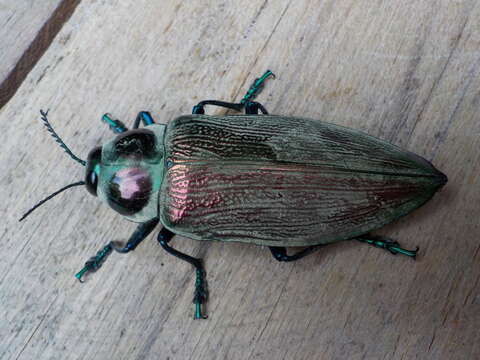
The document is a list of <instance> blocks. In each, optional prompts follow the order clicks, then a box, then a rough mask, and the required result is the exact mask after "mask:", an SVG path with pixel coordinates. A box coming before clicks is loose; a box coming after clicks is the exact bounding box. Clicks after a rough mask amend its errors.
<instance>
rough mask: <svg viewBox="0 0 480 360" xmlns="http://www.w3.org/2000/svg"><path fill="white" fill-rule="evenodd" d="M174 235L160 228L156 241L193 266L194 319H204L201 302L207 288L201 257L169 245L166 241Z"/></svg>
mask: <svg viewBox="0 0 480 360" xmlns="http://www.w3.org/2000/svg"><path fill="white" fill-rule="evenodd" d="M174 236H175V233H173V232H171V231H170V230H168V229H167V228H162V230H160V233H159V234H158V242H159V243H160V246H161V247H162V248H163V249H164V250H165V251H167V252H168V253H169V254H171V255H173V256H176V257H178V258H179V259H181V260H183V261H186V262H188V263H189V264H191V265H193V267H195V270H196V271H195V274H196V280H195V295H194V297H193V303H194V304H195V319H206V318H207V316H206V315H203V314H202V304H205V303H206V302H207V298H208V290H207V282H206V280H205V269H204V268H203V264H202V259H198V258H194V257H193V256H190V255H187V254H184V253H182V252H180V251H178V250H176V249H174V248H172V247H171V246H169V245H168V243H169V242H170V240H172V239H173V237H174Z"/></svg>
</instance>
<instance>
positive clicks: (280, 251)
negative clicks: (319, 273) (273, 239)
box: [268, 245, 322, 262]
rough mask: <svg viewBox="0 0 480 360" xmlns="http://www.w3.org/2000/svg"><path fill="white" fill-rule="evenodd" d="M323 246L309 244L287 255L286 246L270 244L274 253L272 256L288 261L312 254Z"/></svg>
mask: <svg viewBox="0 0 480 360" xmlns="http://www.w3.org/2000/svg"><path fill="white" fill-rule="evenodd" d="M321 246H322V245H313V246H309V247H307V248H305V249H303V250H300V251H298V252H296V253H295V254H293V255H287V248H285V247H280V246H269V247H268V248H269V249H270V252H271V253H272V256H273V258H274V259H275V260H278V261H285V262H287V261H295V260H299V259H301V258H303V257H305V256H307V255H310V254H311V253H313V252H315V251H316V250H318V249H319V248H320V247H321Z"/></svg>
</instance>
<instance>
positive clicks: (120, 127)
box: [102, 113, 128, 134]
mask: <svg viewBox="0 0 480 360" xmlns="http://www.w3.org/2000/svg"><path fill="white" fill-rule="evenodd" d="M102 121H103V122H104V123H106V124H107V125H108V126H109V127H110V130H112V131H113V132H114V133H116V134H120V133H123V132H125V131H128V128H127V127H126V126H125V125H124V123H122V122H121V121H120V120H118V119H114V118H113V116H112V114H109V113H106V114H103V116H102Z"/></svg>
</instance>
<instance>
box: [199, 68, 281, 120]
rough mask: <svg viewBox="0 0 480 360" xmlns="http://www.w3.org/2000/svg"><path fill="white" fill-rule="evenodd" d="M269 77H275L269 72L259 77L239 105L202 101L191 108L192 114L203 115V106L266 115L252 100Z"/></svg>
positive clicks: (266, 112) (261, 107) (262, 107)
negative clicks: (243, 110)
mask: <svg viewBox="0 0 480 360" xmlns="http://www.w3.org/2000/svg"><path fill="white" fill-rule="evenodd" d="M270 76H273V77H275V75H274V74H273V73H272V72H271V71H270V70H267V71H266V72H265V73H264V74H263V75H262V76H261V77H259V78H257V79H255V81H254V82H253V83H252V85H251V86H250V88H249V89H248V91H247V93H246V94H245V96H244V97H243V98H242V100H240V102H239V103H231V102H225V101H220V100H203V101H200V102H199V103H198V104H197V105H195V106H194V107H193V110H192V114H198V115H203V114H205V105H214V106H220V107H224V108H227V109H232V110H235V111H242V109H245V113H246V114H248V115H257V114H258V113H259V111H261V112H262V113H263V114H268V111H267V109H265V107H264V106H263V105H262V104H260V103H258V102H256V101H252V100H253V99H255V97H256V96H257V95H258V94H259V93H260V92H261V91H262V89H263V87H264V82H265V80H266V79H267V78H268V77H270Z"/></svg>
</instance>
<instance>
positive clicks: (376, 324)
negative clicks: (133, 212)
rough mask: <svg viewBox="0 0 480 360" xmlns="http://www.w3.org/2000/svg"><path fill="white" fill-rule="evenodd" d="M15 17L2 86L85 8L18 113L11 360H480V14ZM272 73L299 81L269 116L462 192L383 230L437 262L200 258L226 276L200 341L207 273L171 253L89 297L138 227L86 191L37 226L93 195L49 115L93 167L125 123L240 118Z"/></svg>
mask: <svg viewBox="0 0 480 360" xmlns="http://www.w3.org/2000/svg"><path fill="white" fill-rule="evenodd" d="M9 3H10V2H7V1H2V2H1V3H0V4H1V5H0V23H1V24H7V25H6V26H5V27H3V28H2V30H1V31H0V34H1V38H0V45H1V57H0V58H1V59H2V61H1V63H0V76H1V77H0V80H2V81H3V80H4V79H5V78H6V77H7V76H8V74H9V72H11V71H13V70H12V69H15V66H16V65H17V63H16V62H17V61H18V59H19V56H21V54H22V53H23V52H24V51H25V50H26V48H27V47H28V46H30V48H32V46H33V47H35V46H36V45H38V44H36V42H38V41H39V40H38V39H39V36H38V34H37V31H39V29H40V28H41V27H42V24H41V22H45V21H47V22H48V21H51V22H52V21H53V20H52V18H51V16H54V15H51V16H50V17H49V15H48V14H49V13H52V14H53V10H54V9H55V8H56V7H57V6H62V4H63V5H64V6H66V7H69V9H70V10H72V9H73V8H74V7H75V6H76V5H78V6H76V8H75V9H74V11H73V10H72V11H73V15H72V16H71V17H70V18H68V17H67V19H65V21H64V24H63V27H62V28H61V30H60V32H59V33H58V34H57V35H56V37H55V38H54V39H53V36H52V39H53V41H51V39H50V40H49V41H51V43H50V42H48V43H47V47H46V52H45V53H42V54H40V55H39V56H38V59H37V60H38V61H37V60H35V61H33V62H32V63H31V66H30V67H29V68H27V69H23V71H27V75H28V76H26V78H24V79H22V77H21V76H20V77H19V78H18V79H19V80H18V81H17V83H16V84H14V85H16V86H17V85H18V86H19V88H18V90H17V91H16V93H15V91H13V93H14V96H13V97H11V99H10V100H9V101H8V102H7V104H6V105H5V106H3V107H2V109H1V110H0V119H1V123H2V124H3V129H2V131H1V134H0V146H1V149H0V154H1V159H0V169H1V172H0V184H1V198H2V202H1V205H0V211H1V219H2V227H1V229H0V231H1V234H2V237H1V240H2V253H3V254H2V260H1V261H0V301H1V303H0V325H1V326H0V358H1V359H417V358H418V359H478V358H480V330H479V325H480V294H479V291H480V284H479V280H480V264H479V260H480V255H479V253H480V239H479V232H480V221H479V209H480V192H479V185H480V180H479V176H478V175H479V171H480V157H479V150H480V116H479V108H480V4H479V3H478V1H476V0H457V1H453V0H437V1H422V0H417V1H414V0H406V1H393V0H392V1H386V0H371V1H358V0H340V1H339V0H322V1H307V0H299V1H291V0H278V1H270V2H269V1H266V0H251V1H243V2H233V1H214V0H212V1H190V2H184V1H179V0H173V1H168V2H166V1H162V2H160V1H147V0H137V1H120V0H117V1H89V0H83V1H73V2H72V1H68V0H63V1H54V0H50V1H42V4H44V5H43V6H42V7H38V4H37V5H34V4H36V3H38V2H34V1H20V2H18V3H19V4H20V5H18V6H16V7H11V6H10V7H9V6H8V5H5V4H9ZM77 3H79V4H77ZM67 5H68V6H67ZM10 16H12V19H13V18H15V19H16V20H15V21H12V20H8V17H10ZM55 16H56V19H62V17H61V16H58V14H57V15H55ZM32 19H33V20H32ZM55 21H57V20H55ZM55 21H53V22H55ZM12 37H13V40H15V41H13V42H12ZM27 38H28V39H29V40H28V39H27ZM47 38H48V37H47ZM27 40H28V41H27ZM29 42H30V45H28V43H29ZM32 44H33V45H32ZM17 68H18V66H17ZM267 68H268V69H272V70H273V71H274V72H275V73H276V74H277V79H276V80H271V81H269V82H268V84H267V85H266V89H265V91H264V92H263V93H262V94H261V95H260V97H259V100H260V101H261V102H262V103H264V104H265V106H266V107H267V108H268V109H269V110H270V112H271V113H274V114H283V115H292V116H293V115H297V116H306V117H311V118H316V119H323V120H327V121H331V122H333V123H336V124H341V125H345V126H350V127H354V128H356V129H361V130H364V131H366V132H368V133H369V134H372V135H375V136H378V137H380V138H382V139H386V140H389V141H391V142H393V143H395V144H398V145H400V146H403V147H405V148H407V149H409V150H412V151H414V152H416V153H418V154H420V155H423V156H425V157H426V158H427V159H429V160H431V161H433V163H434V164H435V165H436V166H437V167H438V168H439V169H441V170H442V171H443V172H445V173H446V174H447V175H448V176H449V179H450V181H449V183H448V184H447V186H446V187H445V188H444V190H442V192H440V193H439V194H437V195H436V196H435V197H434V199H433V200H432V201H431V202H429V203H428V204H427V205H426V206H424V207H423V208H421V209H420V210H418V211H416V212H415V213H414V214H412V215H410V216H408V217H407V218H405V219H403V220H402V221H399V222H397V223H395V224H393V225H390V226H388V227H386V228H384V229H382V231H381V232H380V233H382V234H388V235H389V236H390V237H393V238H396V239H398V240H400V241H401V242H402V244H404V245H405V246H406V247H412V248H413V247H414V246H415V245H419V246H420V250H421V252H420V256H419V258H418V260H417V261H416V262H413V261H412V260H411V259H408V258H406V257H400V256H397V257H393V256H391V255H389V254H388V253H386V252H384V251H380V250H378V249H375V248H372V247H370V246H366V245H364V244H360V243H356V242H345V243H342V244H338V245H332V246H331V247H328V248H325V250H324V251H322V252H319V253H317V254H315V255H312V256H310V257H309V258H306V259H304V260H302V261H299V262H296V263H290V264H282V263H278V262H276V261H275V260H273V258H272V257H271V256H270V254H269V251H268V250H267V249H264V248H260V247H255V246H247V245H241V244H223V243H199V242H195V241H192V240H188V239H185V238H178V239H177V240H176V241H175V244H176V246H178V247H179V248H180V249H182V250H185V251H186V252H187V253H192V254H194V255H198V256H202V257H203V258H204V259H205V264H206V269H207V274H208V282H209V289H210V302H209V309H208V313H209V316H210V317H209V319H208V320H206V321H193V320H192V314H193V313H192V311H193V309H192V304H191V299H192V292H193V283H194V276H193V275H194V273H193V271H192V269H191V268H190V267H189V265H187V264H185V263H183V262H181V261H179V260H177V259H175V258H173V257H171V256H167V255H166V253H164V252H163V251H162V250H161V249H160V247H159V246H158V245H157V243H156V241H154V239H155V238H154V236H155V235H153V236H151V237H150V238H149V239H148V240H147V241H145V242H144V243H143V244H142V245H141V246H140V247H139V248H138V249H137V250H136V251H135V252H133V253H132V254H129V255H125V256H121V255H117V254H114V255H112V256H111V257H110V258H109V259H108V260H107V262H106V263H105V265H104V267H103V268H102V269H100V271H99V272H97V273H96V274H94V275H93V276H91V277H90V278H89V279H88V281H87V282H86V283H85V284H83V285H80V284H79V283H78V282H77V281H76V280H75V279H74V277H73V274H74V273H75V272H77V271H78V270H79V269H80V268H81V267H82V266H83V263H84V262H85V260H86V259H87V258H88V257H90V256H91V255H93V254H94V253H95V252H96V251H97V250H99V249H100V248H101V246H103V245H104V244H106V243H107V242H108V241H110V240H112V239H117V240H120V239H125V238H127V237H128V236H129V234H130V233H131V232H132V231H133V229H134V227H135V225H134V224H131V223H128V222H126V221H124V220H123V219H122V218H121V217H120V216H118V215H115V214H114V212H113V211H111V210H109V209H108V208H107V207H106V206H104V205H101V204H100V203H99V202H98V199H96V198H93V197H91V196H90V195H89V194H88V193H87V192H86V191H85V190H84V189H75V190H70V191H69V192H68V193H65V194H63V195H61V196H59V197H58V198H56V199H55V200H52V201H51V202H49V203H48V204H46V205H45V206H43V208H41V209H39V210H38V211H37V212H36V214H35V215H32V216H31V217H30V218H29V219H28V220H27V221H25V222H24V223H18V221H17V220H18V218H19V217H20V215H21V214H22V212H23V211H25V210H26V209H27V208H29V207H30V206H31V205H33V204H34V203H35V202H37V201H38V200H39V199H41V198H43V197H44V196H45V195H46V194H48V193H50V192H52V191H54V190H56V189H58V188H59V187H61V186H63V185H65V184H68V183H70V182H73V181H76V180H79V179H81V178H83V176H84V174H83V171H84V169H83V168H81V167H80V166H78V164H76V163H75V162H73V161H72V160H71V159H69V158H68V157H67V156H66V155H65V154H64V153H63V151H61V149H60V148H59V147H57V146H56V145H55V143H54V141H53V139H52V138H50V136H49V135H48V134H47V132H46V131H45V129H44V128H43V126H42V125H41V123H40V121H39V114H38V111H39V109H40V108H43V109H46V108H50V109H51V112H50V113H51V116H50V119H51V121H52V123H53V125H54V127H55V128H56V130H57V131H58V133H59V134H60V135H61V136H62V137H63V138H64V140H65V141H66V143H67V144H69V145H70V147H71V148H72V149H73V151H74V152H76V153H78V154H79V155H81V156H82V157H86V154H87V153H88V151H89V150H90V149H91V148H92V147H93V146H96V145H99V144H102V143H103V142H105V141H106V140H107V139H109V138H110V137H111V136H112V135H111V133H110V132H109V130H108V129H107V128H106V127H105V126H103V125H102V124H101V122H100V116H101V115H102V114H103V113H104V112H106V111H110V112H112V113H114V114H115V115H116V116H118V117H119V118H121V119H123V120H125V121H126V122H129V121H133V119H134V116H135V115H136V113H137V112H138V111H139V110H144V109H148V110H150V111H151V112H152V113H153V114H154V116H155V118H156V119H157V120H158V121H160V122H167V121H169V120H171V119H173V118H174V117H175V116H178V115H180V114H186V113H189V112H190V110H191V107H192V105H194V104H195V103H196V102H198V101H199V100H203V99H207V98H217V99H224V100H234V99H236V100H239V99H240V98H241V96H242V95H243V93H244V91H245V90H246V89H247V87H248V85H249V84H250V82H251V81H252V80H253V79H254V78H255V77H256V76H258V75H260V74H262V73H263V71H264V70H266V69H267ZM10 75H12V74H10ZM15 75H16V74H13V75H12V76H10V78H17V77H16V76H15ZM9 87H11V85H9V84H5V83H2V84H1V85H0V89H1V90H5V89H6V88H7V90H8V88H9ZM0 92H1V91H0ZM219 111H220V110H216V109H210V112H217V113H219Z"/></svg>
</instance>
